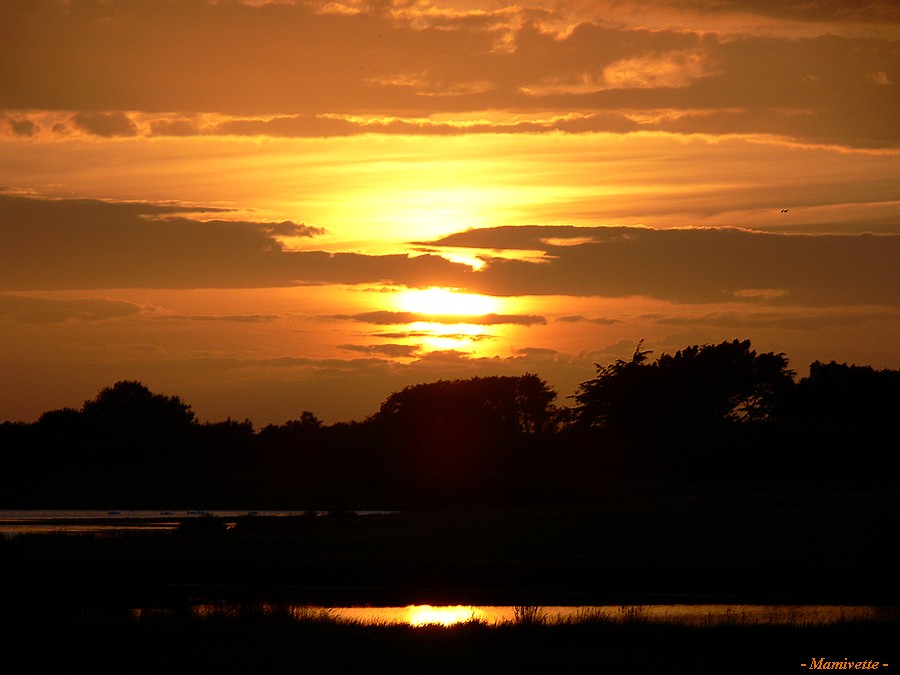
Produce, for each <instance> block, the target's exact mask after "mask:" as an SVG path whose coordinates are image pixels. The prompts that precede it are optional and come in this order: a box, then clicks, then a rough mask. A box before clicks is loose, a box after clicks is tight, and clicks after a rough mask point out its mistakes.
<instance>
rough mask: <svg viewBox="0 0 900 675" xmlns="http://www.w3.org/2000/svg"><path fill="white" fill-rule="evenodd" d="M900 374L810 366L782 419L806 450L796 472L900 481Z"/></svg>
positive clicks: (832, 365) (791, 438)
mask: <svg viewBox="0 0 900 675" xmlns="http://www.w3.org/2000/svg"><path fill="white" fill-rule="evenodd" d="M898 410H900V370H891V369H884V370H876V369H874V368H872V367H870V366H858V365H848V364H846V363H836V362H835V361H831V362H830V363H821V362H819V361H815V362H813V363H812V364H810V367H809V376H808V377H804V378H802V379H801V380H800V382H799V383H798V385H797V390H796V392H795V395H794V396H793V397H791V399H790V400H789V402H788V403H787V405H786V406H785V410H784V413H783V416H784V418H785V423H786V424H785V425H784V426H785V427H786V429H788V432H787V436H788V439H789V440H788V442H790V443H791V444H792V445H793V446H795V447H797V448H799V449H800V450H801V452H800V455H799V459H800V461H801V462H802V464H801V466H799V467H798V469H797V473H798V474H799V475H805V476H807V477H812V476H815V477H826V478H828V479H829V480H839V481H842V482H843V481H848V480H856V481H859V480H862V481H872V480H874V481H877V482H878V483H885V482H893V483H896V481H897V480H898V469H900V458H898V451H897V448H898V447H900V429H898V421H897V411H898Z"/></svg>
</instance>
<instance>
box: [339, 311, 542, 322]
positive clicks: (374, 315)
mask: <svg viewBox="0 0 900 675" xmlns="http://www.w3.org/2000/svg"><path fill="white" fill-rule="evenodd" d="M328 318H331V319H340V320H348V321H359V322H361V323H371V324H376V325H382V326H393V325H399V324H405V323H416V322H429V323H442V324H459V323H467V324H476V325H482V326H494V325H498V324H516V325H519V326H534V325H537V324H546V323H547V320H546V319H545V318H544V317H542V316H535V315H530V314H478V315H472V316H462V315H458V314H423V313H419V312H391V311H386V310H377V311H373V312H361V313H358V314H332V315H330V316H329V317H328Z"/></svg>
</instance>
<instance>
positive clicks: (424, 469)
mask: <svg viewBox="0 0 900 675" xmlns="http://www.w3.org/2000/svg"><path fill="white" fill-rule="evenodd" d="M555 398H556V393H555V392H554V391H553V390H552V389H551V388H550V387H549V386H548V385H547V383H546V382H544V381H543V380H541V379H540V378H539V377H537V376H536V375H533V374H526V375H523V376H521V377H499V376H492V377H473V378H470V379H465V380H440V381H437V382H432V383H428V384H417V385H414V386H411V387H406V388H405V389H403V390H401V391H399V392H396V393H394V394H391V395H390V396H389V397H388V398H387V400H385V401H384V403H382V404H381V407H380V409H379V410H378V412H377V413H376V414H375V415H373V416H372V417H371V418H370V419H369V421H368V423H369V425H370V427H371V428H372V430H373V431H374V432H375V433H377V434H378V435H379V437H380V438H381V439H382V441H381V442H382V443H383V444H385V446H386V448H387V452H388V456H390V457H392V458H393V461H394V465H395V468H396V470H397V471H398V472H400V473H403V474H406V475H407V479H408V480H409V481H412V482H419V483H421V484H422V485H423V486H425V487H426V488H428V489H432V490H439V489H440V488H442V487H443V488H447V489H449V488H450V487H452V488H453V489H455V490H457V489H464V488H470V489H476V488H477V485H478V484H479V483H480V482H481V481H482V480H483V479H484V478H485V476H487V475H488V474H490V473H492V472H496V471H497V470H498V469H499V468H500V467H501V466H502V465H503V464H504V463H507V462H509V461H510V460H511V458H513V457H514V456H515V454H516V450H517V448H518V447H519V446H520V445H521V444H522V443H523V442H525V441H526V440H528V439H531V438H533V437H534V436H536V435H538V434H539V433H541V432H543V431H549V430H550V428H551V426H552V423H553V421H554V420H555V415H554V413H555V409H554V407H553V401H554V400H555ZM429 486H430V487H429Z"/></svg>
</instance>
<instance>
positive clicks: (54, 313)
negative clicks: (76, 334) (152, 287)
mask: <svg viewBox="0 0 900 675" xmlns="http://www.w3.org/2000/svg"><path fill="white" fill-rule="evenodd" d="M140 312H141V308H140V306H138V305H135V304H133V303H130V302H123V301H120V300H99V299H72V300H57V299H46V298H31V297H25V296H18V295H0V317H3V318H5V319H12V320H13V321H18V322H21V323H31V324H55V323H66V322H73V321H74V322H82V321H84V322H94V321H107V320H109V319H121V318H125V317H131V316H135V315H137V314H140Z"/></svg>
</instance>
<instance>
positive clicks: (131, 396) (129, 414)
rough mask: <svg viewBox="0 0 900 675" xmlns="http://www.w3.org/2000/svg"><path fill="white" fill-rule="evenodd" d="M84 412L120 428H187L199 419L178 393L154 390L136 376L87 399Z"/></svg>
mask: <svg viewBox="0 0 900 675" xmlns="http://www.w3.org/2000/svg"><path fill="white" fill-rule="evenodd" d="M81 412H82V413H83V414H84V415H85V417H87V418H88V419H89V420H91V421H92V422H94V423H97V424H101V425H103V426H105V427H107V428H110V429H116V430H117V431H125V430H131V431H133V432H146V431H150V430H158V429H169V430H183V429H186V428H188V427H189V426H191V425H192V424H194V423H195V419H194V412H193V411H192V410H191V406H189V405H188V404H186V403H184V402H183V401H182V400H181V399H180V398H179V397H177V396H164V395H162V394H154V393H152V392H151V391H150V390H149V389H148V388H147V387H146V386H144V385H143V384H141V383H140V382H137V381H136V380H121V381H119V382H116V383H115V384H114V385H112V386H111V387H105V388H103V389H101V390H100V392H99V393H98V394H97V396H96V397H95V398H94V399H93V400H89V401H85V402H84V405H83V406H82V407H81Z"/></svg>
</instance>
